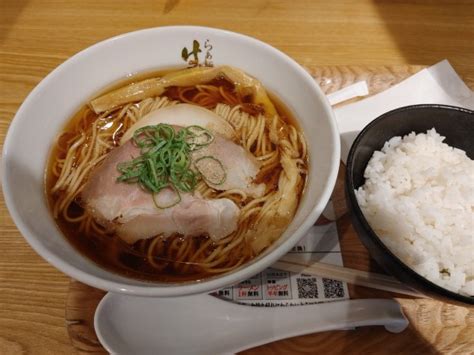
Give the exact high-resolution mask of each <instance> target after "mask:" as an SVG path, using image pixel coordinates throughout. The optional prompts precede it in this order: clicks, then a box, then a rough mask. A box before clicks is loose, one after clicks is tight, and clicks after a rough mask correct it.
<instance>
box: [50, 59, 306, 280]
mask: <svg viewBox="0 0 474 355" xmlns="http://www.w3.org/2000/svg"><path fill="white" fill-rule="evenodd" d="M173 70H176V68H172V69H167V70H160V71H153V72H149V73H145V74H138V75H134V76H133V77H129V78H127V79H125V80H122V81H120V82H118V83H114V84H113V85H110V86H109V87H108V88H107V89H106V90H103V91H101V92H100V93H98V94H97V95H95V96H94V97H98V96H101V95H103V94H106V93H108V92H110V91H113V90H115V89H117V88H119V87H122V86H125V85H128V84H131V83H134V82H138V81H141V80H144V79H148V78H153V77H158V76H162V75H164V74H166V73H169V72H171V71H173ZM208 84H210V85H215V86H223V87H224V88H225V89H227V90H233V89H234V86H233V84H232V83H230V82H229V81H227V80H226V79H224V78H217V79H215V80H213V81H211V82H209V83H208ZM173 90H174V88H170V89H168V90H167V91H166V92H165V93H164V95H166V96H168V97H169V98H170V99H176V95H175V93H174V92H173ZM269 96H270V99H271V100H272V102H273V103H274V105H275V107H276V109H277V111H278V113H279V115H280V117H281V118H282V119H283V120H284V121H285V122H286V123H289V124H292V125H294V126H295V127H296V128H297V129H298V130H299V131H300V132H301V130H300V128H299V125H298V122H297V120H296V119H295V118H294V116H293V115H292V114H291V112H290V110H289V109H288V108H287V107H286V106H285V105H284V104H283V103H282V101H281V100H280V99H279V98H277V97H276V95H273V94H271V93H269ZM242 102H244V103H245V104H247V103H248V104H249V105H250V104H251V97H250V96H247V97H243V98H242ZM87 111H89V112H90V109H89V108H88V106H87V105H84V106H83V107H81V108H80V109H79V110H78V112H77V113H76V114H75V115H74V116H73V117H72V118H71V119H69V120H68V121H67V123H66V125H65V126H64V128H63V129H62V131H61V132H60V134H59V135H58V137H63V138H64V137H66V139H67V132H71V131H72V130H73V129H74V127H75V126H76V125H78V124H91V122H92V121H93V120H94V119H96V118H97V115H95V114H93V113H90V114H88V115H87V116H86V118H84V114H85V113H86V112H87ZM81 121H82V122H81ZM122 134H123V132H120V127H117V135H114V143H115V145H116V146H117V145H118V142H119V140H120V138H121V135H122ZM65 154H66V152H64V151H62V150H61V149H60V148H59V146H58V145H57V144H56V142H55V143H54V146H53V147H52V149H51V153H50V155H49V159H48V166H47V170H46V174H45V175H46V176H45V193H46V196H47V199H48V202H49V206H50V210H52V206H53V205H54V201H55V200H56V199H57V198H58V195H53V194H52V193H51V192H50V191H51V189H52V187H53V186H54V184H55V182H56V181H57V178H56V176H55V175H54V174H53V173H52V166H53V162H54V160H55V158H56V157H57V158H64V157H65ZM274 180H275V179H272V176H271V175H268V176H265V177H263V178H262V179H261V181H260V182H265V183H266V184H272V185H275V186H276V184H277V181H276V180H275V181H274ZM59 193H61V192H59ZM69 211H70V214H71V215H79V214H80V213H81V211H82V207H80V205H79V201H75V202H74V203H73V204H72V205H71V209H70V210H69ZM55 221H56V223H57V226H58V227H59V229H60V230H61V232H62V234H63V235H64V236H65V237H66V239H67V240H68V241H69V242H70V243H71V245H72V246H73V247H74V248H75V249H76V250H78V251H79V252H80V253H81V254H82V255H84V256H85V257H87V258H88V259H90V260H92V261H93V262H94V263H96V264H97V265H99V266H100V267H103V268H104V269H107V270H109V271H112V272H114V273H117V274H119V275H122V276H126V277H130V278H133V279H139V280H143V281H161V282H184V281H196V280H202V279H205V278H209V277H211V276H215V274H213V273H207V272H204V271H203V270H202V269H201V268H199V267H195V266H193V265H192V264H190V265H189V266H188V267H187V269H186V272H184V273H183V272H177V271H176V264H175V262H174V261H173V260H169V259H167V258H166V256H165V255H163V256H162V257H160V256H159V255H158V256H157V257H156V259H155V260H156V262H157V263H159V264H160V266H161V267H160V268H156V267H153V266H152V265H150V262H149V261H148V258H147V252H146V246H147V243H148V242H142V243H141V242H137V243H135V244H134V245H129V244H127V243H125V242H124V241H122V239H120V238H119V237H117V236H114V235H112V234H106V235H105V236H104V235H98V234H96V233H94V232H93V231H91V232H90V233H88V234H87V235H86V234H85V233H84V232H80V231H79V228H78V224H77V223H71V222H68V221H66V220H64V219H63V218H62V217H58V218H57V219H56V220H55ZM173 238H182V237H180V236H173ZM193 239H194V243H195V245H196V248H197V249H198V248H199V246H200V245H202V243H205V242H206V241H207V240H208V237H207V236H202V237H194V238H193ZM178 242H179V241H178ZM163 244H164V247H165V248H166V247H167V245H168V244H169V240H164V241H163ZM211 252H212V248H211V249H210V250H208V251H207V253H211Z"/></svg>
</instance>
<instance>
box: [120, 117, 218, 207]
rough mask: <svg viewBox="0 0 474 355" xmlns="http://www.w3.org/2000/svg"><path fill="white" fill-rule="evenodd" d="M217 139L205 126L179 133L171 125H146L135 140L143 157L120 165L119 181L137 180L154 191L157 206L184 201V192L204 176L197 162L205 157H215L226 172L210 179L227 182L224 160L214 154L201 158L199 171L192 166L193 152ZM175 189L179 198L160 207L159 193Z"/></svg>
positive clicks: (133, 140) (147, 188) (138, 132)
mask: <svg viewBox="0 0 474 355" xmlns="http://www.w3.org/2000/svg"><path fill="white" fill-rule="evenodd" d="M213 141H214V135H213V134H212V133H211V132H209V131H208V130H207V129H205V128H203V127H201V126H189V127H186V128H183V129H181V130H180V131H178V132H176V131H175V129H174V128H173V127H172V126H170V125H167V124H158V125H155V126H145V127H142V128H139V129H137V130H136V131H135V132H134V133H133V137H132V143H133V144H134V145H135V146H136V147H137V148H139V149H140V156H138V157H136V158H134V159H131V160H129V161H124V162H121V163H119V164H117V170H118V171H119V172H120V175H119V177H118V178H117V181H118V182H124V183H137V184H139V185H140V187H141V188H143V189H144V190H146V191H149V192H150V193H152V196H153V202H154V203H155V205H156V207H157V208H160V209H162V208H169V207H172V206H174V205H176V204H178V203H179V202H180V201H181V195H180V192H192V191H194V189H195V188H196V184H197V183H198V181H199V179H200V178H201V175H202V174H201V172H200V171H199V169H198V167H197V166H196V163H197V162H199V161H200V160H202V159H213V160H214V161H216V162H217V163H218V164H219V166H220V168H221V169H222V171H223V177H222V179H219V181H210V180H209V179H208V178H207V177H206V176H202V178H204V179H205V180H206V181H209V182H210V183H211V184H214V185H220V184H222V183H223V182H224V181H225V178H226V173H225V170H224V167H223V165H222V163H221V162H220V161H219V160H218V159H216V158H214V157H211V156H205V157H201V158H199V159H197V160H196V161H195V162H194V163H195V166H196V170H197V172H196V171H195V170H193V169H191V152H193V151H195V150H198V149H201V148H202V147H205V146H207V145H209V144H211V143H212V142H213ZM167 187H169V188H171V189H173V190H174V191H175V192H176V194H177V196H178V198H177V200H176V201H175V202H173V204H171V205H169V206H159V205H158V204H157V202H156V200H155V197H156V195H157V194H158V193H159V192H160V191H161V190H163V189H164V188H167Z"/></svg>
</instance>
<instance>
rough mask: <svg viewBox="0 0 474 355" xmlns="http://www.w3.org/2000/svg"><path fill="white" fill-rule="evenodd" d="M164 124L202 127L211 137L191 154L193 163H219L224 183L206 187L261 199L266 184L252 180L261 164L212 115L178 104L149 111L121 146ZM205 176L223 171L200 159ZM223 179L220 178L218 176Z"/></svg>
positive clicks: (219, 120) (192, 106)
mask: <svg viewBox="0 0 474 355" xmlns="http://www.w3.org/2000/svg"><path fill="white" fill-rule="evenodd" d="M160 123H166V124H169V125H173V126H174V127H175V128H176V127H188V126H195V125H197V126H201V127H204V128H207V129H208V130H210V131H211V132H212V133H213V134H214V138H215V139H214V142H213V143H212V144H210V145H209V146H206V147H203V148H202V149H199V150H197V151H194V152H193V159H194V160H197V159H199V158H202V157H205V156H210V157H214V158H216V159H218V160H219V161H220V162H221V163H222V165H223V167H224V170H225V175H226V179H225V181H224V182H223V183H221V184H215V183H213V182H216V181H219V178H218V177H217V179H210V180H205V181H206V183H207V185H209V186H210V187H212V188H214V189H216V190H219V191H227V190H234V189H236V190H241V191H243V192H245V193H246V194H247V195H248V196H251V197H261V196H263V195H264V194H265V188H266V186H265V184H255V183H254V180H255V178H256V176H257V174H258V172H259V170H260V165H261V164H260V162H259V161H258V160H257V159H256V158H255V157H254V156H253V155H252V154H251V153H249V152H248V151H246V150H245V149H244V148H243V147H242V146H240V145H238V144H236V143H234V142H233V141H232V139H234V138H235V137H236V133H235V131H234V129H233V128H232V126H231V125H230V124H229V123H228V122H227V121H225V120H224V119H223V118H221V117H220V116H218V115H216V114H215V113H214V112H212V111H210V110H208V109H206V108H203V107H199V106H196V105H190V104H179V105H175V106H169V107H165V108H161V109H158V110H156V111H152V112H150V113H149V114H147V115H146V116H145V117H143V118H142V119H140V120H139V121H137V123H135V124H134V125H133V126H132V127H130V128H129V129H128V130H127V132H125V134H124V135H123V137H122V139H121V144H124V143H125V142H127V141H128V140H129V139H130V138H131V137H133V132H135V130H137V129H139V128H142V127H145V126H151V125H157V124H160ZM198 168H199V170H200V171H201V173H203V175H204V176H212V175H213V174H214V173H215V174H219V171H220V170H222V169H221V168H220V167H219V166H216V160H213V159H201V160H200V162H199V165H198ZM221 175H222V174H221Z"/></svg>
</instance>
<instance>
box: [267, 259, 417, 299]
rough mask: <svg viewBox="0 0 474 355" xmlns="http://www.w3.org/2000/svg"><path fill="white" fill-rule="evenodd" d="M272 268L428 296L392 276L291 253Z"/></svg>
mask: <svg viewBox="0 0 474 355" xmlns="http://www.w3.org/2000/svg"><path fill="white" fill-rule="evenodd" d="M272 268H275V269H279V270H284V271H290V272H297V273H303V274H308V275H313V276H320V277H325V278H330V279H335V280H339V281H344V282H347V283H350V284H354V285H359V286H365V287H370V288H375V289H378V290H383V291H389V292H395V293H401V294H404V295H409V296H414V297H421V298H425V297H426V296H424V295H423V294H421V293H419V292H417V291H415V290H413V289H411V288H408V287H407V286H405V285H403V284H402V283H401V282H399V281H397V280H395V279H394V278H393V277H391V276H387V275H382V274H377V273H373V272H367V271H361V270H355V269H350V268H346V267H342V266H337V265H331V264H326V263H320V262H305V261H302V260H298V259H297V258H294V257H292V256H291V255H285V256H284V257H283V258H281V259H280V260H278V261H277V262H276V263H274V264H273V265H272Z"/></svg>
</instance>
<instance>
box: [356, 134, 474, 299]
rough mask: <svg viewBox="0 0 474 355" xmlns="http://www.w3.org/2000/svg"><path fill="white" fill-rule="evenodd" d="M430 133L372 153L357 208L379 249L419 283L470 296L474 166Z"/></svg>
mask: <svg viewBox="0 0 474 355" xmlns="http://www.w3.org/2000/svg"><path fill="white" fill-rule="evenodd" d="M444 138H445V137H442V136H440V135H439V134H438V133H437V132H436V130H435V129H431V130H429V131H427V133H426V134H424V133H420V134H415V133H414V132H412V133H410V134H409V135H407V136H405V137H403V138H402V137H393V138H392V139H390V140H389V141H388V142H387V143H385V145H384V147H383V148H382V150H381V151H376V152H374V154H373V156H372V158H371V159H370V161H369V163H368V165H367V168H366V170H365V173H364V177H365V179H366V181H365V184H364V185H363V186H361V187H359V188H358V189H357V190H356V191H355V194H356V197H357V201H358V203H359V205H360V207H361V209H362V211H363V213H364V215H365V217H366V219H367V220H368V222H369V224H370V225H371V227H372V229H373V230H374V231H375V232H376V233H377V235H378V236H379V237H380V238H381V239H382V241H383V242H384V243H385V244H386V245H387V246H388V247H389V248H390V250H392V251H393V252H394V253H395V254H396V255H397V256H398V257H399V258H400V259H401V260H402V261H404V262H405V263H406V264H408V265H409V266H410V267H412V268H413V270H415V271H416V272H418V273H419V274H420V275H422V276H424V277H426V278H428V279H429V280H431V281H433V282H434V283H436V284H438V285H440V286H442V287H445V288H447V289H449V290H452V291H453V292H459V293H462V294H465V295H468V296H472V295H474V240H473V234H472V233H473V230H474V215H473V206H474V192H473V189H472V182H473V181H474V161H473V160H471V159H469V157H467V156H466V153H465V152H464V151H462V150H459V149H456V148H452V147H450V146H449V145H447V144H446V143H443V140H444Z"/></svg>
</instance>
